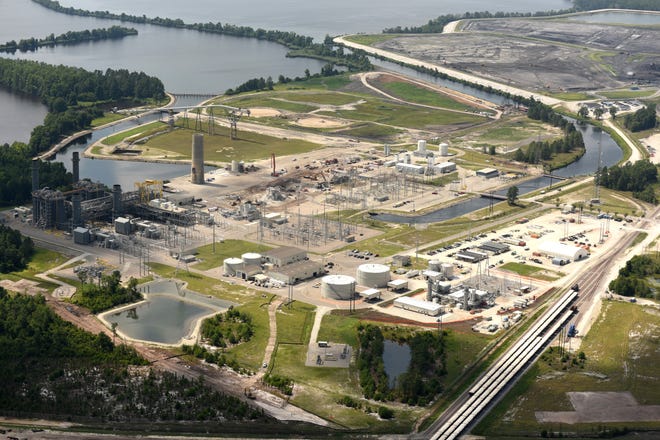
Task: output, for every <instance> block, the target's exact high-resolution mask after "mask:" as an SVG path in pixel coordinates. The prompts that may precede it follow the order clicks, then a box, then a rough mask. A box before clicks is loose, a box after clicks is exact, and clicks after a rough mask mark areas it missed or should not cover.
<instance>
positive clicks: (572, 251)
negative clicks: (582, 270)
mask: <svg viewBox="0 0 660 440" xmlns="http://www.w3.org/2000/svg"><path fill="white" fill-rule="evenodd" d="M539 251H540V252H542V253H544V254H547V255H550V256H553V257H560V258H566V259H568V260H573V261H575V260H581V259H582V258H586V256H587V254H588V252H587V251H586V250H585V249H582V248H581V247H578V246H571V245H567V244H564V243H559V242H556V241H545V242H543V243H541V245H540V246H539Z"/></svg>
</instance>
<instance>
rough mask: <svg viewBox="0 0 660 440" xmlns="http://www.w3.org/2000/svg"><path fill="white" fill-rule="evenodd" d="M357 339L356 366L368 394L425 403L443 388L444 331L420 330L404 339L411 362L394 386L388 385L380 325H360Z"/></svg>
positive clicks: (380, 398) (408, 402)
mask: <svg viewBox="0 0 660 440" xmlns="http://www.w3.org/2000/svg"><path fill="white" fill-rule="evenodd" d="M358 341H359V351H358V358H357V367H358V372H359V377H360V385H361V386H362V392H363V393H364V396H365V397H366V398H368V399H374V400H383V401H384V400H397V401H400V402H403V403H406V404H408V405H419V406H425V405H428V404H429V403H431V402H432V401H433V400H434V399H435V398H436V396H437V395H438V394H439V393H440V392H442V389H443V387H442V377H444V376H445V375H446V374H447V368H446V352H445V342H444V338H443V336H442V335H439V334H438V333H436V332H419V333H415V334H413V335H412V336H410V337H409V338H407V339H406V340H405V341H404V342H405V343H407V344H408V346H409V347H410V364H409V366H408V370H407V371H406V372H405V373H403V374H402V375H401V376H399V378H398V380H397V382H396V383H395V386H394V389H391V388H390V386H389V383H388V378H387V373H386V372H385V365H384V363H383V352H384V349H385V339H384V336H383V332H382V330H381V328H380V327H377V326H374V325H365V326H360V327H358Z"/></svg>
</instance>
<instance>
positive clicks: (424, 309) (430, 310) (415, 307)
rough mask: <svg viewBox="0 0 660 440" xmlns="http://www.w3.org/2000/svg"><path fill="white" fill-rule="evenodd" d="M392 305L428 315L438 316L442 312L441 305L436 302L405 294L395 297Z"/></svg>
mask: <svg viewBox="0 0 660 440" xmlns="http://www.w3.org/2000/svg"><path fill="white" fill-rule="evenodd" d="M394 307H399V308H401V309H403V310H410V311H412V312H416V313H421V314H423V315H429V316H438V315H439V314H440V313H441V312H442V306H441V305H440V304H438V303H434V302H431V301H422V300H419V299H414V298H410V297H407V296H404V297H401V298H397V299H395V300H394Z"/></svg>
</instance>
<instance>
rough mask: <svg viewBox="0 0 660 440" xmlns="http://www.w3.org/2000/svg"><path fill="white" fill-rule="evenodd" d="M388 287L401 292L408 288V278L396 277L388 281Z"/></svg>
mask: <svg viewBox="0 0 660 440" xmlns="http://www.w3.org/2000/svg"><path fill="white" fill-rule="evenodd" d="M387 287H389V288H390V290H392V291H394V292H399V291H401V290H405V289H407V288H408V280H402V279H396V280H391V281H389V282H388V283H387Z"/></svg>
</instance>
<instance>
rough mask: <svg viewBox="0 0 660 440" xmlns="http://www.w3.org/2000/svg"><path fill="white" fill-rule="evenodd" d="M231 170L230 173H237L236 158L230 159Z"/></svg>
mask: <svg viewBox="0 0 660 440" xmlns="http://www.w3.org/2000/svg"><path fill="white" fill-rule="evenodd" d="M231 172H232V173H238V161H237V160H232V161H231Z"/></svg>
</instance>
